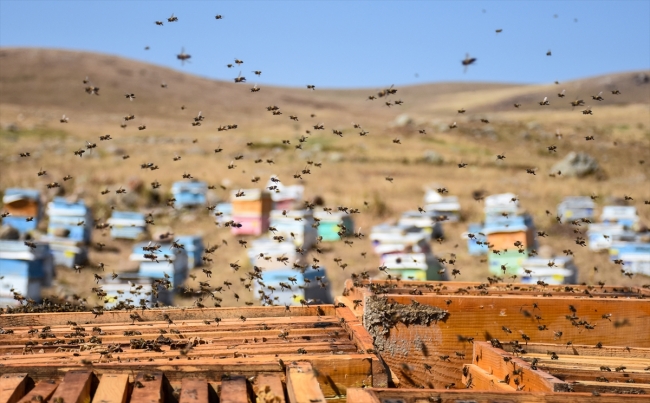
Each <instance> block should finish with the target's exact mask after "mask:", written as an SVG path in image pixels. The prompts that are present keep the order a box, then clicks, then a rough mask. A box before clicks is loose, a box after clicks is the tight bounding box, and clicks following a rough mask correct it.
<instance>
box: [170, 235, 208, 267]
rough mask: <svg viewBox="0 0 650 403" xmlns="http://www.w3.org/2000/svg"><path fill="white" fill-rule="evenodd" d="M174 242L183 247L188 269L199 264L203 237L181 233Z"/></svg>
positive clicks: (200, 262)
mask: <svg viewBox="0 0 650 403" xmlns="http://www.w3.org/2000/svg"><path fill="white" fill-rule="evenodd" d="M176 242H178V243H179V244H181V245H183V247H184V248H185V252H186V253H187V267H188V269H193V268H195V267H197V266H201V264H202V263H203V261H202V260H201V258H202V256H203V237H201V236H199V235H181V236H179V237H178V239H177V241H176Z"/></svg>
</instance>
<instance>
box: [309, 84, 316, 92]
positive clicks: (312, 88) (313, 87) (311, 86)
mask: <svg viewBox="0 0 650 403" xmlns="http://www.w3.org/2000/svg"><path fill="white" fill-rule="evenodd" d="M307 89H308V90H312V91H314V90H316V86H315V85H313V84H307Z"/></svg>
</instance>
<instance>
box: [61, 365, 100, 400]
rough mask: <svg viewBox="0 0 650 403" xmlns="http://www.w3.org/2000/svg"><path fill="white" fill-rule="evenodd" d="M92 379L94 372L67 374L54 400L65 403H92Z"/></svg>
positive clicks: (72, 372) (71, 372)
mask: <svg viewBox="0 0 650 403" xmlns="http://www.w3.org/2000/svg"><path fill="white" fill-rule="evenodd" d="M92 379H93V373H92V371H70V372H67V373H66V374H65V375H64V376H63V380H62V381H61V384H60V385H59V387H58V388H57V389H56V391H55V392H54V395H52V400H53V401H56V399H60V400H61V401H63V402H65V403H90V386H91V382H92Z"/></svg>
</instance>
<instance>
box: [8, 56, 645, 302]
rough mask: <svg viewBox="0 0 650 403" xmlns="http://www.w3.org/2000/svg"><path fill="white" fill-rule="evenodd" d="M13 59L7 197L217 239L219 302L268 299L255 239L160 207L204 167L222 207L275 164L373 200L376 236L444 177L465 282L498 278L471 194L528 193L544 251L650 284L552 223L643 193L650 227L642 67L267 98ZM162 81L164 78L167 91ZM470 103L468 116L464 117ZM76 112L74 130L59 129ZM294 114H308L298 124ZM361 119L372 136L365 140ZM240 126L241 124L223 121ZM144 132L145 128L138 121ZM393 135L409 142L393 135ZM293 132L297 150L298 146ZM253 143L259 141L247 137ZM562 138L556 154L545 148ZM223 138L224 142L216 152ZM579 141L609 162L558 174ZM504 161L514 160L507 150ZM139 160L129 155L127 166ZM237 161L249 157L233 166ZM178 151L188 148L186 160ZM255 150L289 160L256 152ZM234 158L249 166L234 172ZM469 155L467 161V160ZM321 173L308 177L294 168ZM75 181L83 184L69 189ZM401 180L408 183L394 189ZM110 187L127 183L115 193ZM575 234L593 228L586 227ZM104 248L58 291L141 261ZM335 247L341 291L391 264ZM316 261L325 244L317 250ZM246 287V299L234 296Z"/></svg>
mask: <svg viewBox="0 0 650 403" xmlns="http://www.w3.org/2000/svg"><path fill="white" fill-rule="evenodd" d="M7 58H11V63H8V62H7V60H9V59H7ZM0 60H1V61H2V62H1V63H2V68H1V69H0V142H1V143H2V147H0V164H1V165H0V166H1V167H2V168H1V174H0V191H2V190H4V189H5V188H8V187H14V186H22V187H34V188H38V189H42V190H43V191H44V192H45V193H46V194H48V197H52V196H53V194H52V193H51V192H49V191H47V189H46V184H47V183H50V182H53V181H56V182H59V183H60V184H61V185H62V187H63V189H64V191H65V194H66V195H74V194H76V195H79V196H82V197H83V198H84V199H85V200H86V201H87V202H88V203H90V204H91V205H92V206H93V211H94V215H95V219H97V220H99V221H104V220H106V219H107V218H108V217H109V216H110V211H111V209H113V208H114V209H126V208H134V207H135V208H137V209H140V210H142V211H143V212H150V211H151V212H154V213H155V215H156V219H155V220H156V225H155V229H156V230H165V229H167V228H168V229H170V230H171V231H173V232H174V233H175V234H194V233H200V234H202V235H203V236H204V241H205V243H206V244H208V243H209V244H210V245H216V244H218V245H222V246H221V247H220V248H219V249H218V251H217V252H216V254H215V257H214V263H213V267H212V271H213V275H212V278H211V280H210V282H211V284H212V285H213V286H214V287H216V286H219V285H222V284H223V281H224V280H229V281H231V282H232V283H233V284H234V285H233V287H232V289H231V290H226V291H225V292H224V294H223V296H222V297H223V305H224V306H226V305H243V304H244V302H247V301H253V300H254V298H255V296H254V295H253V294H252V293H250V292H248V291H246V290H244V288H243V286H242V285H241V282H240V281H239V278H241V277H245V272H246V271H247V270H250V267H243V268H242V269H240V270H239V272H234V271H233V270H232V269H231V268H230V266H229V263H231V262H235V261H237V260H238V261H239V262H240V263H241V262H247V258H246V253H245V252H246V250H245V249H244V248H243V247H241V246H239V245H238V243H237V242H236V240H235V239H234V238H233V237H232V236H231V235H230V233H229V231H228V229H224V228H220V227H217V226H216V225H215V223H214V217H213V216H212V215H211V214H210V213H209V212H208V211H207V210H206V209H203V210H197V211H193V212H176V211H173V210H172V209H171V208H170V207H166V206H165V203H164V201H163V203H162V205H160V206H155V205H151V204H148V195H150V194H151V186H150V183H151V182H153V181H154V180H157V181H159V182H160V183H161V184H162V186H161V188H160V189H159V190H161V191H162V192H161V195H162V196H163V197H162V199H163V200H166V198H167V197H168V192H169V190H170V188H171V183H172V182H174V181H177V180H181V179H182V175H183V174H184V173H190V174H191V175H192V176H193V177H194V178H197V179H200V180H204V181H206V182H208V183H209V184H211V185H216V186H217V188H216V189H215V190H214V191H211V192H212V194H211V195H210V198H211V200H213V201H217V200H226V199H227V198H228V196H229V193H230V191H231V190H237V189H245V188H250V187H261V186H262V185H261V184H262V183H265V182H266V181H267V180H268V177H269V176H270V175H273V174H275V175H278V176H279V178H280V179H281V180H282V183H284V184H286V185H291V184H296V183H300V184H303V185H304V186H305V189H306V195H305V196H306V198H307V199H312V198H314V197H315V196H321V197H323V198H324V200H325V202H326V205H327V206H329V207H332V208H335V209H336V207H337V206H347V207H350V208H358V209H360V211H361V214H358V215H355V216H354V218H355V220H356V221H355V227H356V228H355V229H356V230H359V229H361V231H362V232H363V233H365V234H368V233H369V231H370V227H371V226H372V225H375V224H378V223H381V222H384V221H389V220H396V219H397V218H398V217H399V215H400V214H401V212H403V211H406V210H414V209H417V208H418V206H421V205H423V195H424V187H425V186H426V185H432V184H439V185H441V186H444V187H446V188H447V189H448V190H449V194H450V195H457V196H458V197H459V198H460V202H461V205H462V215H463V219H462V221H461V222H460V223H446V224H445V232H446V238H445V240H444V241H442V242H440V243H438V242H434V243H433V250H434V253H435V254H436V255H437V256H439V257H446V258H449V257H450V256H451V255H452V254H454V255H455V256H456V259H457V260H456V267H457V268H459V269H460V271H461V274H460V275H458V276H457V280H463V281H485V280H486V277H487V276H488V272H487V263H486V262H485V257H473V256H469V255H468V253H467V246H466V243H465V241H464V240H462V239H461V238H460V235H461V233H462V232H464V231H465V230H466V229H467V223H468V222H475V221H480V220H481V218H482V210H483V204H482V202H481V201H476V200H475V199H474V197H473V192H475V191H477V190H483V191H485V192H486V194H496V193H502V192H513V193H516V194H517V195H518V196H519V198H520V203H521V205H522V206H523V207H524V208H525V209H526V210H527V211H528V212H530V213H531V214H532V215H533V217H534V219H535V223H536V225H537V227H538V230H544V231H546V232H547V233H548V234H549V236H548V237H547V238H543V239H540V244H541V245H542V246H543V249H545V250H551V251H552V252H553V253H554V254H556V255H557V254H562V251H563V250H566V249H571V250H572V251H573V252H574V254H575V261H576V264H577V266H578V267H579V281H580V282H586V283H590V284H595V283H596V282H598V281H604V282H605V283H607V284H612V285H613V284H617V285H632V284H639V283H649V282H650V279H649V278H637V277H633V278H628V277H625V276H623V275H622V274H621V271H620V266H617V265H614V264H612V263H610V262H609V259H608V257H607V255H606V254H600V253H592V252H589V251H588V250H587V248H584V247H581V246H579V245H577V244H576V243H575V241H574V239H575V237H576V235H580V234H576V233H574V231H573V228H570V226H563V225H558V224H556V220H555V208H556V205H557V203H559V202H560V201H561V200H562V199H563V198H564V197H566V196H573V195H595V196H598V198H597V199H596V202H597V204H598V205H599V206H602V205H604V204H606V203H608V202H611V201H614V200H619V199H623V198H624V197H625V196H630V197H632V198H633V200H630V201H628V203H630V204H634V205H635V206H637V209H638V211H639V215H640V217H641V220H642V221H643V222H644V223H646V224H647V223H650V204H646V201H648V200H650V84H637V82H636V75H637V73H622V74H615V75H611V76H608V77H596V78H590V79H585V80H580V81H576V82H571V83H561V84H560V85H541V86H513V85H502V84H489V83H458V84H454V83H447V84H430V85H423V86H417V87H408V88H398V89H397V90H398V91H397V93H396V94H395V95H391V96H390V97H388V98H380V99H376V100H372V101H371V100H368V96H369V95H373V94H376V93H377V90H378V89H366V90H341V91H336V90H319V89H317V90H316V91H309V90H307V89H302V88H301V89H296V88H277V87H274V88H271V87H269V88H266V87H263V88H262V89H261V91H259V92H256V93H252V92H250V90H249V88H250V87H252V85H249V84H245V83H244V84H234V83H224V82H216V81H211V80H207V79H203V78H198V77H193V76H189V75H184V74H183V73H179V72H176V71H172V70H168V69H164V68H160V67H156V66H152V65H146V64H142V63H138V62H134V61H130V60H124V59H119V58H117V57H113V56H105V55H95V54H89V53H74V52H63V51H54V50H36V49H30V50H27V49H0ZM44 66H46V67H47V68H45V67H44ZM86 76H88V77H89V78H90V80H91V82H92V84H93V85H96V86H98V87H100V96H94V95H88V94H86V93H85V92H84V86H85V85H84V84H83V83H82V80H83V79H84V78H85V77H86ZM163 81H164V82H165V83H167V88H162V87H161V83H162V82H163ZM562 89H566V94H567V95H566V97H565V98H559V97H557V96H556V95H555V94H556V93H558V92H560V91H561V90H562ZM613 89H619V90H620V91H621V95H612V94H611V92H609V91H610V90H613ZM599 91H605V92H603V97H604V98H605V100H604V101H602V102H599V101H595V100H591V95H595V94H597V93H598V92H599ZM125 93H134V94H136V99H135V100H134V101H129V100H128V99H125V97H124V94H125ZM544 96H548V97H549V100H550V101H551V105H550V106H549V107H541V106H539V105H538V102H539V101H541V100H542V99H543V97H544ZM577 97H580V98H581V99H585V101H586V102H587V105H590V106H591V107H592V109H593V116H592V115H583V114H582V113H581V110H582V109H584V107H578V108H575V110H573V109H572V107H571V105H570V104H569V102H570V101H572V100H574V99H576V98H577ZM398 99H401V100H402V101H403V102H404V103H403V105H401V106H400V105H394V104H393V105H391V106H390V107H389V106H386V105H385V101H386V100H389V101H391V102H393V101H395V100H398ZM514 102H520V103H522V106H521V108H519V109H515V108H514V107H512V103H514ZM270 105H277V106H279V107H280V110H281V111H282V115H279V116H274V115H272V114H271V112H268V111H267V110H266V107H267V106H270ZM183 106H184V108H182V107H183ZM460 108H465V109H466V110H467V111H466V112H465V113H464V114H459V113H458V112H457V110H458V109H460ZM199 111H201V112H202V115H203V116H205V121H204V122H203V124H202V125H201V126H199V127H193V126H192V125H191V122H192V121H193V117H194V116H196V115H197V113H198V112H199ZM64 114H65V115H66V116H67V117H68V118H69V123H65V124H64V123H60V122H59V119H61V117H62V115H64ZM129 114H134V115H135V119H134V120H132V121H129V122H128V126H127V127H126V128H121V127H120V124H121V123H122V120H123V116H125V115H129ZM312 114H313V115H315V116H314V117H311V115H312ZM402 114H408V116H409V117H410V118H411V120H412V123H411V124H408V125H405V126H401V127H397V126H395V125H394V122H395V120H396V118H397V117H399V116H400V115H402ZM289 115H295V116H298V118H299V120H298V121H297V122H296V121H293V120H291V119H289ZM481 118H486V119H488V120H489V123H483V122H481V121H480V119H481ZM353 122H354V123H357V124H360V125H362V127H363V128H364V129H365V130H367V131H368V132H369V134H368V135H367V136H360V135H359V134H358V132H359V129H354V128H353ZM453 122H456V123H457V126H458V127H457V128H456V129H453V130H450V129H449V128H448V125H449V124H451V123H453ZM318 123H323V124H324V126H325V130H323V131H319V130H314V128H313V126H314V125H316V124H318ZM227 124H237V125H238V128H237V129H236V130H228V131H218V127H219V126H222V125H227ZM139 125H146V129H145V130H138V126H139ZM332 129H337V130H341V131H342V132H343V136H342V137H339V136H337V135H335V134H333V133H332ZM419 130H425V131H426V133H425V134H421V133H419ZM306 131H309V132H310V133H306ZM106 134H110V135H111V137H112V140H110V141H99V136H100V135H106ZM303 135H304V136H305V137H307V140H306V141H305V142H304V143H302V149H297V148H295V146H297V145H299V144H301V143H299V141H298V139H299V138H300V137H301V136H303ZM586 136H594V140H593V141H586V140H585V137H586ZM395 139H399V140H400V143H401V144H396V143H394V140H395ZM282 140H289V141H290V144H289V145H284V144H283V143H282ZM86 142H92V143H97V147H96V148H95V149H93V150H92V152H86V153H85V154H84V156H83V157H82V158H79V157H77V156H75V155H74V151H75V150H78V149H80V148H85V147H86V144H87V143H86ZM250 142H252V143H253V144H252V145H247V143H250ZM551 145H555V146H556V147H557V152H555V153H553V152H549V151H548V149H547V148H548V147H549V146H551ZM217 147H221V148H223V151H222V152H221V153H218V154H217V153H215V152H214V151H213V150H214V149H215V148H217ZM572 151H576V152H586V153H588V154H590V155H591V156H593V157H595V158H596V159H597V160H598V162H599V164H600V166H601V172H600V173H599V174H598V175H592V176H589V177H586V178H582V179H576V178H565V177H563V176H561V175H559V176H558V175H555V176H554V177H552V176H549V172H550V169H551V167H552V166H553V164H555V163H556V162H558V161H559V160H561V159H562V158H563V157H565V156H566V155H567V154H568V153H569V152H572ZM21 152H30V153H31V157H29V158H21V157H19V153H21ZM430 152H435V153H437V154H438V155H440V156H441V157H442V159H443V161H442V162H441V163H430V162H427V161H426V159H425V158H424V157H425V155H427V153H430ZM499 154H503V155H505V157H506V158H505V159H504V160H497V158H496V156H497V155H499ZM125 155H129V156H130V158H128V159H124V158H123V156H125ZM239 155H243V159H241V160H237V161H235V157H236V156H239ZM176 156H180V157H181V159H180V160H178V161H174V160H173V159H174V157H176ZM258 158H261V159H264V160H267V159H272V160H273V161H274V163H273V164H267V163H255V162H254V161H255V160H256V159H258ZM233 161H234V162H233ZM309 161H311V162H315V163H318V162H321V163H322V167H320V168H318V167H315V166H313V165H309ZM145 162H153V163H155V164H157V165H158V166H159V168H160V169H158V170H155V171H151V170H142V169H141V168H140V164H142V163H145ZM231 162H232V163H234V165H236V167H235V168H234V169H228V165H229V164H231ZM461 162H463V163H467V164H468V166H467V167H466V168H463V169H459V168H458V165H457V164H459V163H461ZM306 167H309V168H310V170H311V174H310V175H302V179H295V178H294V175H295V174H297V173H299V172H300V171H302V170H303V169H305V168H306ZM40 169H44V170H47V175H45V176H42V177H38V176H37V172H38V171H39V170H40ZM527 169H535V172H536V174H535V175H531V174H529V173H527V172H526V170H527ZM65 175H72V176H73V179H72V180H70V181H66V182H65V183H64V181H63V180H62V178H63V177H64V176H65ZM255 176H259V177H261V181H260V184H254V183H251V178H253V177H255ZM386 177H392V178H394V180H393V182H392V183H391V182H388V181H387V180H386V179H385V178H386ZM136 181H142V183H143V184H144V186H143V190H142V191H140V192H139V193H138V194H137V197H134V196H136V195H135V194H134V192H131V191H129V193H127V194H126V195H118V194H116V193H115V192H114V190H117V189H118V188H119V187H120V186H122V187H124V188H128V185H129V183H133V182H136ZM219 185H222V186H223V187H225V188H226V189H225V190H224V189H222V188H221V187H220V186H219ZM106 188H108V189H110V190H112V192H111V193H109V194H107V195H101V193H100V192H101V191H102V190H104V189H106ZM366 203H367V205H366ZM547 211H548V212H550V214H548V213H547ZM576 229H577V230H579V231H582V232H583V233H584V232H585V231H586V227H584V226H583V227H580V228H576ZM93 241H94V242H98V241H99V242H103V243H105V244H106V246H105V247H104V248H103V249H102V250H98V249H96V248H94V249H93V250H92V251H91V255H90V259H91V264H90V265H89V267H88V268H87V269H84V270H82V272H81V273H80V274H77V273H74V272H73V271H72V270H66V269H60V271H59V280H60V281H59V285H58V286H57V287H54V288H52V289H50V290H47V291H48V292H49V293H53V294H57V295H60V296H70V295H72V294H77V295H79V296H81V297H88V298H89V301H90V302H91V303H92V304H94V303H95V302H96V300H95V297H94V296H92V293H91V290H90V289H91V288H92V287H93V286H95V282H94V280H93V273H95V272H96V270H95V269H93V268H92V267H91V266H94V265H96V264H97V263H99V262H103V263H105V264H106V266H107V269H106V272H105V273H103V274H102V273H98V274H100V275H104V276H109V275H110V272H112V271H115V272H116V273H118V274H119V273H120V272H123V271H128V270H132V269H134V268H135V266H134V265H133V264H132V263H131V262H129V261H128V255H129V254H130V252H131V243H128V242H123V241H113V240H111V239H110V237H109V236H108V233H107V232H106V231H95V233H94V234H93ZM224 241H225V242H227V246H226V244H225V243H224ZM323 252H324V254H323V256H318V258H319V259H320V260H321V265H322V266H324V267H326V268H327V274H328V277H329V279H330V281H331V284H332V289H333V292H334V293H335V294H340V292H341V291H342V285H343V282H344V281H345V279H346V278H349V277H350V276H351V275H352V274H353V273H361V272H364V271H369V272H370V273H371V274H377V273H378V271H377V266H378V264H379V258H378V256H376V255H374V254H373V253H372V251H371V249H370V242H369V241H368V240H367V239H354V244H353V245H352V246H348V245H345V244H344V243H343V242H336V243H332V244H327V245H325V247H324V250H323ZM362 252H367V255H366V256H365V257H364V256H363V255H362ZM310 255H312V256H316V255H317V254H316V252H315V251H312V252H310ZM337 257H338V258H341V259H342V260H343V262H345V263H347V264H348V266H347V268H346V269H345V270H342V269H341V268H339V267H338V266H337V264H336V263H334V261H333V259H334V258H337ZM594 267H597V268H598V270H597V271H595V270H594ZM193 274H196V279H195V280H193V279H190V280H188V284H187V286H188V287H190V288H194V289H197V288H198V281H203V280H206V277H205V274H204V273H202V272H201V270H200V269H197V270H196V272H195V273H193ZM509 281H511V280H509ZM234 293H238V294H239V295H240V296H242V298H241V299H240V300H239V301H235V299H234V298H233V295H234ZM193 301H194V300H193V299H192V298H186V299H179V300H178V301H177V303H178V304H181V305H190V304H192V303H193Z"/></svg>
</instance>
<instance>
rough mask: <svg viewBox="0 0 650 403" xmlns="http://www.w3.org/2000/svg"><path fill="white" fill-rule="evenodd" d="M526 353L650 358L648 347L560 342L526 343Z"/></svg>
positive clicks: (506, 347)
mask: <svg viewBox="0 0 650 403" xmlns="http://www.w3.org/2000/svg"><path fill="white" fill-rule="evenodd" d="M503 347H504V350H506V351H512V346H510V345H504V346H503ZM524 349H525V350H526V354H546V353H547V352H548V351H554V352H556V353H557V354H565V355H576V356H592V357H593V356H597V357H625V358H628V357H634V358H647V359H650V348H638V347H624V346H621V345H617V346H602V347H596V346H593V345H592V346H586V345H583V344H574V343H572V344H571V345H566V344H562V343H528V344H526V345H525V346H524Z"/></svg>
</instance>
